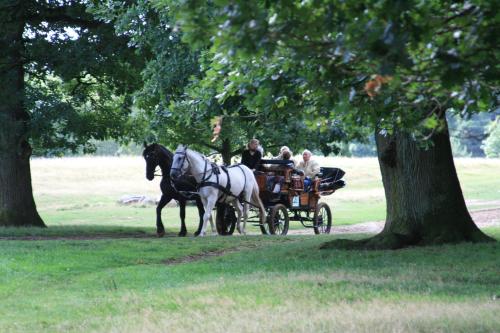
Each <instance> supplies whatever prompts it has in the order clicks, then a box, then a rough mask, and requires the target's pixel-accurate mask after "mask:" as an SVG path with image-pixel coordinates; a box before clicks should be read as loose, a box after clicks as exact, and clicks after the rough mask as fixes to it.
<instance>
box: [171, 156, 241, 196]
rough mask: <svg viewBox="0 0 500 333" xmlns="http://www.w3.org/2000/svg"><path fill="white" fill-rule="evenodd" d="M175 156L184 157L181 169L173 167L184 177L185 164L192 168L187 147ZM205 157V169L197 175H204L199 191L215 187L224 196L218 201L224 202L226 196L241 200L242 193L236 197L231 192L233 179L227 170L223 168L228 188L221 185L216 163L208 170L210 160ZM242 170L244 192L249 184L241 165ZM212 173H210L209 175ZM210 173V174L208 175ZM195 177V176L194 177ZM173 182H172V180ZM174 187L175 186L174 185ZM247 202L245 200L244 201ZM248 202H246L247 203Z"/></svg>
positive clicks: (211, 164) (199, 184)
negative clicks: (213, 179)
mask: <svg viewBox="0 0 500 333" xmlns="http://www.w3.org/2000/svg"><path fill="white" fill-rule="evenodd" d="M175 155H182V156H183V160H182V162H181V163H180V167H178V168H174V167H172V168H171V170H179V171H180V174H181V175H184V173H182V169H183V166H184V163H185V162H186V161H187V163H188V166H189V167H190V166H191V161H190V160H189V158H188V156H187V147H185V148H184V151H183V152H179V151H177V152H175V154H174V156H175ZM202 157H203V160H204V161H205V166H204V168H203V172H200V173H197V174H196V175H201V174H203V176H202V178H201V181H200V182H199V183H198V190H199V189H200V188H202V187H206V186H211V187H215V188H216V189H218V190H219V191H221V192H222V195H221V196H220V197H219V198H218V199H217V201H221V200H222V197H223V196H224V195H226V197H227V196H231V197H234V198H239V197H240V196H241V193H240V194H239V195H234V194H233V193H232V192H231V178H230V177H229V172H228V171H227V170H226V169H225V168H222V167H221V169H222V170H223V171H224V172H225V173H226V178H227V183H226V187H223V186H222V185H221V184H220V183H219V172H215V171H214V170H216V169H218V168H219V166H217V165H215V164H214V163H210V166H211V168H210V169H208V164H209V162H208V160H207V159H206V158H205V157H204V156H202ZM236 166H237V167H238V168H239V169H240V170H241V172H242V173H243V178H244V185H243V190H244V189H245V187H246V183H247V179H246V175H245V172H244V171H243V169H241V167H240V166H239V165H236ZM208 172H210V173H208ZM207 173H208V174H207ZM213 175H215V177H216V182H211V181H208V180H209V179H210V178H211V177H212V176H213ZM193 176H194V175H193ZM170 181H171V182H172V180H170ZM172 185H173V184H172ZM174 188H175V187H174ZM243 201H245V200H243ZM245 202H246V201H245Z"/></svg>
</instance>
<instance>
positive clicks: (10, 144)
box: [0, 2, 45, 227]
mask: <svg viewBox="0 0 500 333" xmlns="http://www.w3.org/2000/svg"><path fill="white" fill-rule="evenodd" d="M16 6H17V7H13V9H12V12H11V13H12V15H9V16H8V17H7V16H2V20H3V22H1V23H0V59H1V61H2V64H1V65H0V82H2V87H1V89H0V90H1V92H0V98H1V101H2V102H1V103H0V226H1V225H3V226H40V227H43V226H45V224H44V223H43V221H42V219H41V218H40V216H39V215H38V212H37V210H36V206H35V201H34V199H33V193H32V187H31V172H30V164H29V158H30V155H31V147H30V145H29V143H28V141H27V140H28V139H27V138H28V126H29V115H28V113H27V112H26V110H25V107H24V64H23V57H22V54H23V39H22V34H23V31H24V20H23V18H24V9H23V5H22V2H20V3H18V4H17V5H16Z"/></svg>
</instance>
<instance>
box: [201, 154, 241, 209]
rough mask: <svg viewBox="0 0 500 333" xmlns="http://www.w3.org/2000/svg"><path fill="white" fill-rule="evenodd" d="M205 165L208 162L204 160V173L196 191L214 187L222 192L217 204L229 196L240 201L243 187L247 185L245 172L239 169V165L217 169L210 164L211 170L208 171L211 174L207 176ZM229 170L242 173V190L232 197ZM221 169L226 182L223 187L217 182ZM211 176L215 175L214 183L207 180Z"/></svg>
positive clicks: (217, 167) (216, 166) (213, 164)
mask: <svg viewBox="0 0 500 333" xmlns="http://www.w3.org/2000/svg"><path fill="white" fill-rule="evenodd" d="M207 165H208V162H207V161H206V160H205V171H204V174H203V178H202V180H201V183H200V184H199V185H198V191H199V190H200V189H201V188H202V187H207V186H212V187H215V188H216V189H218V190H219V191H221V192H222V194H221V195H220V196H219V197H218V198H217V202H222V201H224V200H225V199H226V198H227V197H229V196H231V197H235V198H239V199H241V195H242V194H243V190H244V189H245V187H246V185H247V178H246V175H245V171H244V170H243V169H242V168H241V164H236V165H232V166H230V167H226V166H224V165H222V166H220V167H219V166H218V165H217V164H215V163H210V165H211V167H212V168H211V169H210V171H211V173H210V174H209V175H207V174H206V172H207V170H206V169H207ZM229 168H238V169H240V170H241V172H242V173H243V179H244V183H243V190H242V191H241V192H240V194H238V195H234V194H233V193H232V192H231V178H229V170H228V169H229ZM221 169H222V171H223V172H224V173H225V174H226V179H227V182H226V186H225V187H224V186H222V185H221V184H220V182H219V175H220V173H221V171H220V170H221ZM212 175H215V179H216V181H215V182H212V181H208V179H210V177H212Z"/></svg>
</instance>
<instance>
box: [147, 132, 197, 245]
mask: <svg viewBox="0 0 500 333" xmlns="http://www.w3.org/2000/svg"><path fill="white" fill-rule="evenodd" d="M142 156H144V159H145V160H146V178H147V179H148V180H153V178H154V177H155V170H156V167H157V166H160V169H161V174H162V178H161V183H160V188H161V193H162V195H161V199H160V202H158V206H157V207H156V233H157V234H158V237H163V236H164V235H165V228H164V227H163V223H162V221H161V210H162V209H163V207H165V205H166V204H168V203H169V202H170V200H172V199H174V200H177V201H178V202H179V206H180V217H181V231H180V232H179V236H186V234H187V230H186V223H185V217H186V201H188V200H196V205H197V206H198V213H199V216H200V224H199V226H198V230H197V231H196V232H195V236H198V235H199V234H200V231H201V227H202V226H203V215H204V214H205V210H204V209H203V204H202V202H201V200H200V197H199V196H198V195H197V194H193V195H191V196H189V195H184V194H182V193H180V192H183V191H188V192H195V191H196V181H195V179H194V178H193V177H192V176H184V177H181V178H179V179H177V180H176V181H175V182H174V184H173V186H172V181H171V179H170V168H171V167H172V158H173V156H174V155H173V154H172V152H171V151H169V150H168V149H167V148H165V147H163V146H162V145H159V144H157V143H153V144H151V145H149V146H148V145H147V144H146V142H144V151H143V152H142Z"/></svg>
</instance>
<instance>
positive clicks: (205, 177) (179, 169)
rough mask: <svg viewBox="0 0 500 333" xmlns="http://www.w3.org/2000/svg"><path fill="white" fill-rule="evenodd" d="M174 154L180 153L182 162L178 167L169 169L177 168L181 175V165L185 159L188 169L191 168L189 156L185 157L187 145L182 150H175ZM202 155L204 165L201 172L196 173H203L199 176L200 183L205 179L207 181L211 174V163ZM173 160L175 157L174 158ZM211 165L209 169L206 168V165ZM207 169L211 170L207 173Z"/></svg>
mask: <svg viewBox="0 0 500 333" xmlns="http://www.w3.org/2000/svg"><path fill="white" fill-rule="evenodd" d="M175 155H181V156H182V162H181V163H180V167H178V168H174V167H173V166H172V167H171V168H170V170H178V171H179V173H180V176H183V175H184V174H185V173H183V172H182V169H183V166H184V163H185V162H186V161H187V163H188V170H189V169H190V168H191V161H190V160H189V158H188V157H187V146H185V147H184V151H176V152H175V154H174V157H175ZM202 157H203V160H204V161H205V167H204V168H203V172H200V173H198V174H197V175H201V174H203V176H202V177H201V182H200V183H203V182H205V181H207V180H208V179H209V178H210V177H211V176H212V174H213V169H214V167H213V165H212V164H213V163H209V161H208V160H207V159H206V158H205V157H204V156H202ZM174 160H175V159H174ZM209 164H210V165H211V166H212V168H210V170H209V169H208V165H209ZM208 171H211V172H210V174H208V175H207V172H208ZM191 175H192V176H194V174H193V173H191Z"/></svg>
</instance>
